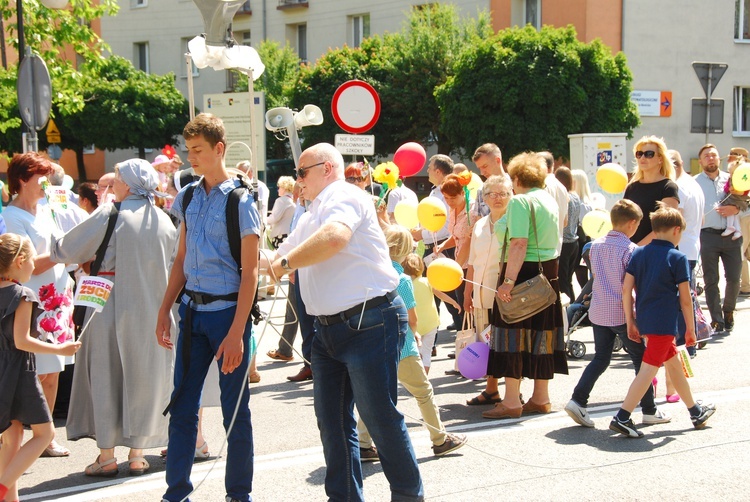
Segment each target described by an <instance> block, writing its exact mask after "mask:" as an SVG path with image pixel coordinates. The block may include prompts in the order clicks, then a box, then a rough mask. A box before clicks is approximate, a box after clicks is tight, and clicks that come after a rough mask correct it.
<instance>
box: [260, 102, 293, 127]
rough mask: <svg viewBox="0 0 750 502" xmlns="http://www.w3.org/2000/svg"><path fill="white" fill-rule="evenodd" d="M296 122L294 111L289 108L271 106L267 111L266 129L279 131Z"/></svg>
mask: <svg viewBox="0 0 750 502" xmlns="http://www.w3.org/2000/svg"><path fill="white" fill-rule="evenodd" d="M293 123H294V113H293V112H292V110H290V109H289V108H284V107H279V108H271V109H270V110H268V111H267V112H266V129H268V130H269V131H278V130H280V129H286V128H287V127H289V126H290V125H292V124H293Z"/></svg>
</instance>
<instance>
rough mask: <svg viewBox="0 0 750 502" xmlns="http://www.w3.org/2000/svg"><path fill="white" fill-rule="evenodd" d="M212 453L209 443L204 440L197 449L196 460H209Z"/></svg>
mask: <svg viewBox="0 0 750 502" xmlns="http://www.w3.org/2000/svg"><path fill="white" fill-rule="evenodd" d="M210 457H211V454H210V453H209V452H208V443H207V442H206V441H203V444H202V445H201V446H199V447H197V448H196V449H195V456H194V458H195V460H196V461H197V462H200V461H201V460H208V459H209V458H210Z"/></svg>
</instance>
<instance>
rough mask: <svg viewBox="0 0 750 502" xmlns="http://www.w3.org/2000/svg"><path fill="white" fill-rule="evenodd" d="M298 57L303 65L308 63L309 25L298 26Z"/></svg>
mask: <svg viewBox="0 0 750 502" xmlns="http://www.w3.org/2000/svg"><path fill="white" fill-rule="evenodd" d="M297 55H298V56H299V58H300V60H301V61H302V62H303V63H306V62H307V25H306V24H298V25H297Z"/></svg>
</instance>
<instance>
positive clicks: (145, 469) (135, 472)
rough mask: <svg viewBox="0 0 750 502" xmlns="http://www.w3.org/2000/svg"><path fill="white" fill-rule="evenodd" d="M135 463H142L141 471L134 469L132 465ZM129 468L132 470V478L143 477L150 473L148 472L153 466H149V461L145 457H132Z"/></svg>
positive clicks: (129, 460)
mask: <svg viewBox="0 0 750 502" xmlns="http://www.w3.org/2000/svg"><path fill="white" fill-rule="evenodd" d="M133 462H140V463H141V467H140V468H139V469H133V468H132V467H131V465H132V464H133ZM128 467H129V469H130V475H131V476H141V475H143V474H145V473H146V472H148V470H149V469H150V468H151V465H149V463H148V460H146V459H145V458H143V457H132V458H129V459H128Z"/></svg>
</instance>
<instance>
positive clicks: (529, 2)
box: [523, 0, 542, 30]
mask: <svg viewBox="0 0 750 502" xmlns="http://www.w3.org/2000/svg"><path fill="white" fill-rule="evenodd" d="M530 7H535V8H536V19H529V15H528V14H529V8H530ZM527 24H530V25H531V26H533V27H534V28H536V29H537V30H539V29H541V27H542V0H523V25H524V26H526V25H527Z"/></svg>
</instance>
